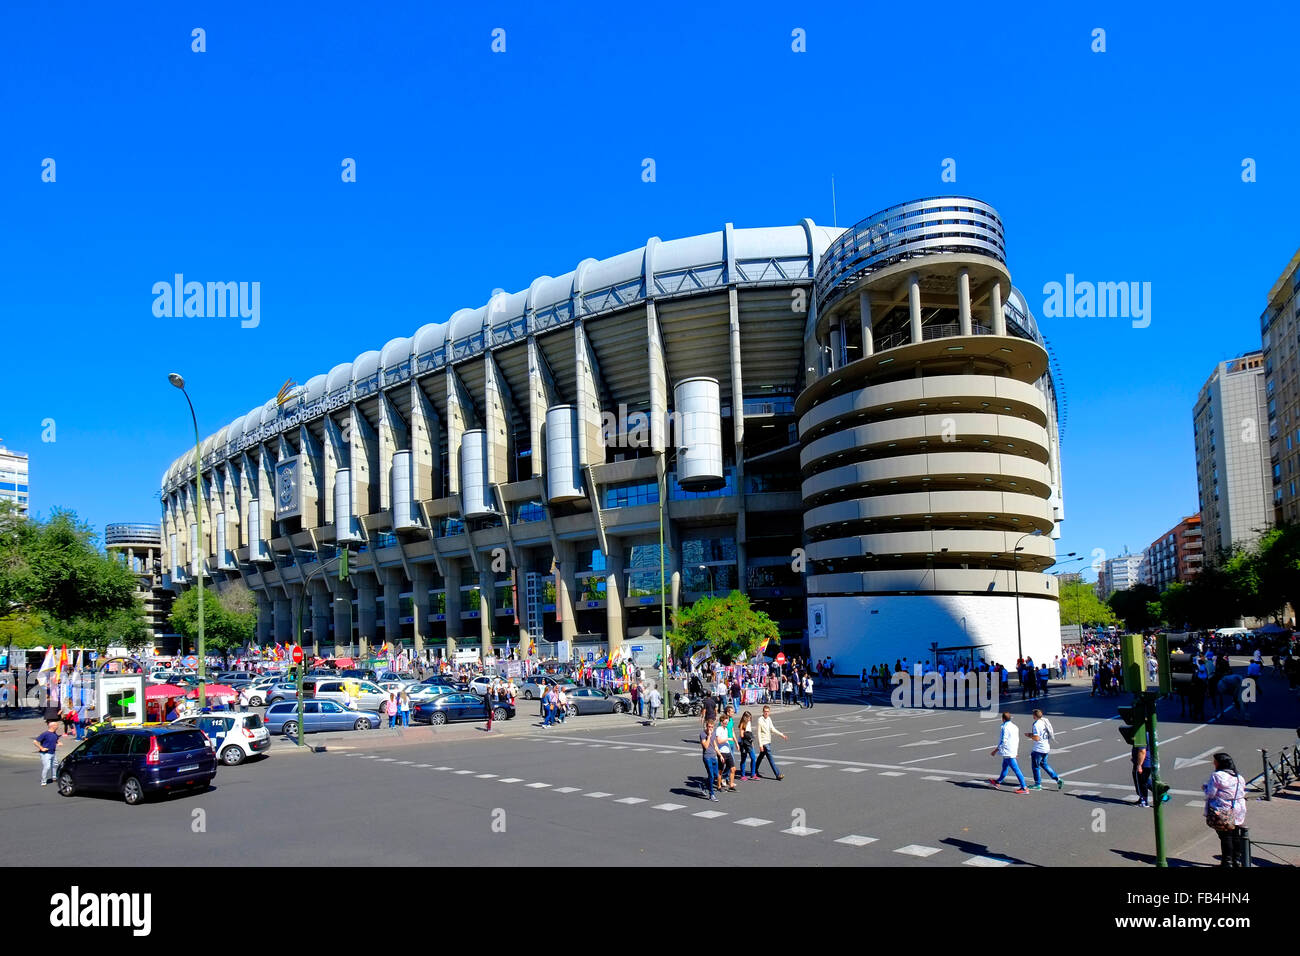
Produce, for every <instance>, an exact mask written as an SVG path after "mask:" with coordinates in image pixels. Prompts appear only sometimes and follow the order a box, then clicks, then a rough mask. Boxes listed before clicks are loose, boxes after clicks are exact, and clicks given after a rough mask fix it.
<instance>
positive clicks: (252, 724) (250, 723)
mask: <svg viewBox="0 0 1300 956" xmlns="http://www.w3.org/2000/svg"><path fill="white" fill-rule="evenodd" d="M244 726H245V727H248V728H250V729H252V730H256V729H257V728H258V727H261V726H262V717H261V715H260V714H249V715H248V716H247V717H245V718H244Z"/></svg>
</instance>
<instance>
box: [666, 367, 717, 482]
mask: <svg viewBox="0 0 1300 956" xmlns="http://www.w3.org/2000/svg"><path fill="white" fill-rule="evenodd" d="M673 409H674V412H675V413H676V425H677V483H678V484H679V485H681V486H682V487H683V488H685V489H686V490H687V491H711V490H713V489H715V488H721V487H722V486H723V485H724V484H725V483H726V477H725V475H724V474H723V470H722V403H721V398H720V395H719V391H718V380H717V379H716V378H703V377H701V378H687V379H683V380H682V381H680V382H678V383H677V386H676V387H675V388H674V389H673Z"/></svg>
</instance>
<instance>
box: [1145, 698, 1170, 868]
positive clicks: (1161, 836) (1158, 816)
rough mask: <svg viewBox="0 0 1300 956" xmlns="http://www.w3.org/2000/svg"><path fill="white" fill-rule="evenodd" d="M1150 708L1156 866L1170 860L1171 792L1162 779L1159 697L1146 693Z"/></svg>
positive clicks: (1164, 864) (1148, 741) (1148, 744)
mask: <svg viewBox="0 0 1300 956" xmlns="http://www.w3.org/2000/svg"><path fill="white" fill-rule="evenodd" d="M1143 696H1144V697H1146V699H1147V702H1148V707H1149V708H1150V709H1149V710H1148V711H1147V713H1148V715H1149V717H1148V722H1147V746H1148V747H1150V748H1151V796H1152V799H1153V800H1154V801H1155V802H1154V803H1153V804H1152V805H1151V806H1152V807H1153V811H1152V814H1153V816H1154V817H1155V824H1156V866H1164V867H1167V866H1169V861H1168V860H1166V859H1165V797H1166V795H1167V794H1168V793H1169V787H1167V786H1166V785H1165V783H1164V781H1162V780H1161V779H1160V742H1159V738H1160V735H1159V733H1158V732H1157V722H1156V701H1158V700H1159V698H1158V697H1157V696H1156V695H1154V694H1144V695H1143Z"/></svg>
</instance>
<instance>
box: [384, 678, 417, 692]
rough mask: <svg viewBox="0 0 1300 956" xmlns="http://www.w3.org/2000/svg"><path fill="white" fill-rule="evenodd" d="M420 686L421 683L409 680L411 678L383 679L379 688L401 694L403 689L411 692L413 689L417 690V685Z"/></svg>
mask: <svg viewBox="0 0 1300 956" xmlns="http://www.w3.org/2000/svg"><path fill="white" fill-rule="evenodd" d="M419 686H420V685H419V684H418V683H416V682H414V681H409V680H381V681H379V688H380V690H383V691H384V692H385V693H398V694H400V693H401V692H402V691H406V692H407V693H408V694H409V693H410V692H412V691H413V690H415V689H416V688H417V687H419Z"/></svg>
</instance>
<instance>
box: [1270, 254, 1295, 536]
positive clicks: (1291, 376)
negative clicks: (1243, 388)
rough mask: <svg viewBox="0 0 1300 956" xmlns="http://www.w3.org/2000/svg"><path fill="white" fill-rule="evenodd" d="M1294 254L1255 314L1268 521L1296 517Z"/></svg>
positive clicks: (1293, 519) (1293, 518) (1292, 519)
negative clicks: (1266, 450)
mask: <svg viewBox="0 0 1300 956" xmlns="http://www.w3.org/2000/svg"><path fill="white" fill-rule="evenodd" d="M1297 292H1300V252H1297V253H1296V254H1295V255H1294V256H1292V257H1291V261H1290V262H1289V263H1288V264H1287V267H1286V268H1285V269H1283V270H1282V275H1281V276H1279V277H1278V280H1277V282H1275V283H1273V288H1272V289H1270V290H1269V293H1268V306H1267V307H1266V308H1265V309H1264V314H1263V315H1262V316H1260V337H1261V341H1262V345H1263V356H1264V380H1265V383H1266V384H1265V390H1266V395H1267V412H1266V414H1267V416H1268V438H1269V466H1270V467H1269V470H1270V472H1271V478H1270V480H1271V482H1272V501H1273V520H1274V521H1276V522H1281V521H1295V520H1297V519H1298V518H1300V499H1297V496H1296V489H1297V487H1300V474H1297V472H1300V342H1297V330H1300V296H1297V294H1296V293H1297Z"/></svg>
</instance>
